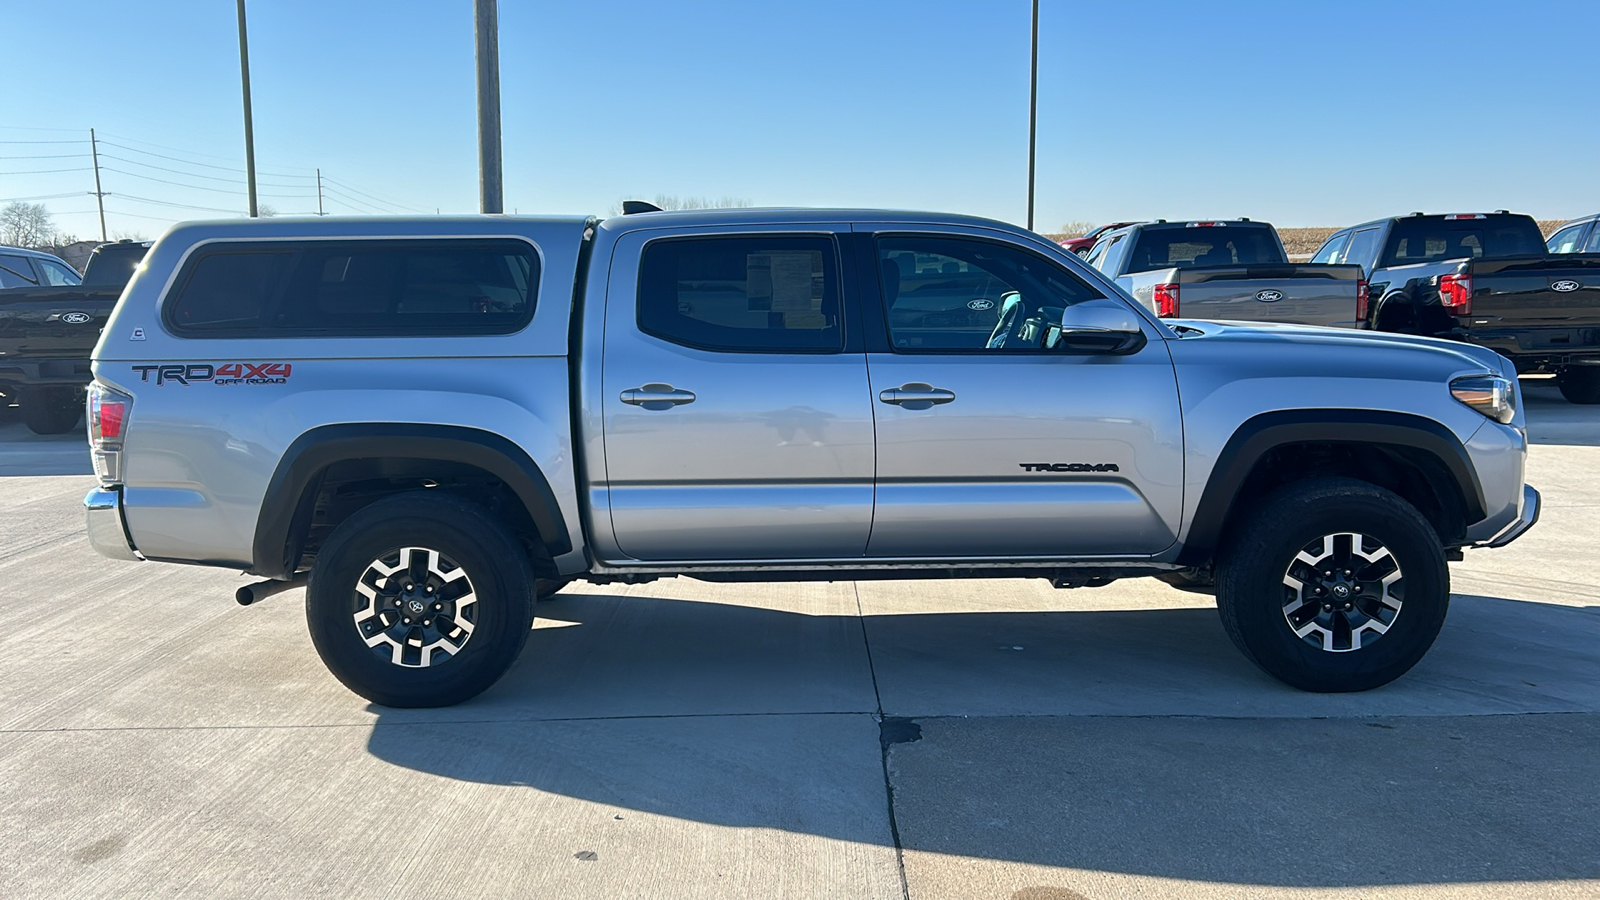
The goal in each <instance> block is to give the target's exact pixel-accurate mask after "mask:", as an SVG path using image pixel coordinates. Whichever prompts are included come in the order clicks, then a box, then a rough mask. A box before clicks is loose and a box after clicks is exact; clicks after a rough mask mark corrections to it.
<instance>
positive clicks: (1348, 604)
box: [1344, 603, 1355, 609]
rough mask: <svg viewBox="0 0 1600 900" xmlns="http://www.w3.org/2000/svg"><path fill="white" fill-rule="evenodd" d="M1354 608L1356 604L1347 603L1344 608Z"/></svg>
mask: <svg viewBox="0 0 1600 900" xmlns="http://www.w3.org/2000/svg"><path fill="white" fill-rule="evenodd" d="M1353 606H1355V604H1354V603H1346V604H1345V605H1344V608H1345V609H1350V608H1351V607H1353Z"/></svg>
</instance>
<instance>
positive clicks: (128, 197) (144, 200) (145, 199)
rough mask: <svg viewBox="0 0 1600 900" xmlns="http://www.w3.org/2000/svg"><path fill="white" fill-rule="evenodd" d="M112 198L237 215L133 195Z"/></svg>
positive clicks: (219, 209)
mask: <svg viewBox="0 0 1600 900" xmlns="http://www.w3.org/2000/svg"><path fill="white" fill-rule="evenodd" d="M112 196H114V197H117V198H119V199H122V200H133V201H135V202H138V203H152V204H155V205H156V206H171V207H174V208H176V209H198V210H200V211H201V212H220V213H237V212H238V210H236V209H222V208H219V207H216V206H195V205H194V204H192V203H173V202H171V201H169V200H152V199H150V198H149V197H135V196H134V195H132V194H123V193H117V194H113V195H112Z"/></svg>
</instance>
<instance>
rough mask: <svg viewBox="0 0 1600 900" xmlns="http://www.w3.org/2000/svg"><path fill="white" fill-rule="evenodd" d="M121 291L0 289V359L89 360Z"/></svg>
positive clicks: (61, 288)
mask: <svg viewBox="0 0 1600 900" xmlns="http://www.w3.org/2000/svg"><path fill="white" fill-rule="evenodd" d="M121 293H122V292H121V291H120V290H85V289H83V288H81V287H46V288H12V289H11V290H5V291H0V360H16V359H28V358H35V359H37V358H41V357H49V358H73V359H78V358H81V359H88V358H89V355H90V352H91V351H93V350H94V345H95V342H96V341H97V340H99V339H100V329H102V328H104V327H105V324H106V319H108V318H109V317H110V316H111V310H112V309H114V308H115V307H116V305H117V298H118V297H119V296H120V295H121Z"/></svg>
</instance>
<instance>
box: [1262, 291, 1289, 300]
mask: <svg viewBox="0 0 1600 900" xmlns="http://www.w3.org/2000/svg"><path fill="white" fill-rule="evenodd" d="M1256 299H1257V300H1260V301H1261V302H1262V303H1277V302H1278V301H1279V300H1282V299H1283V291H1256Z"/></svg>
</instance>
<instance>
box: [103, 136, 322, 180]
mask: <svg viewBox="0 0 1600 900" xmlns="http://www.w3.org/2000/svg"><path fill="white" fill-rule="evenodd" d="M111 136H112V137H114V138H116V139H117V140H119V141H128V142H130V143H134V144H143V145H145V146H146V147H160V148H161V149H163V150H171V151H172V152H174V153H184V154H187V155H189V156H203V157H205V158H206V159H233V157H231V156H221V155H219V154H216V153H201V152H200V151H199V150H189V149H186V148H184V147H172V146H169V145H167V144H157V143H156V142H154V141H144V140H139V139H138V138H131V137H127V136H124V135H120V134H113V135H111ZM128 149H132V148H128ZM139 152H140V153H150V151H149V150H140V151H139ZM150 155H151V156H155V155H157V154H154V153H150ZM169 158H170V157H169ZM178 161H179V162H187V160H178ZM284 168H286V169H307V170H309V169H310V168H311V167H310V166H284ZM238 171H241V172H242V171H244V170H243V169H240V170H238ZM295 177H296V178H299V177H301V176H298V175H297V176H295Z"/></svg>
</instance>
